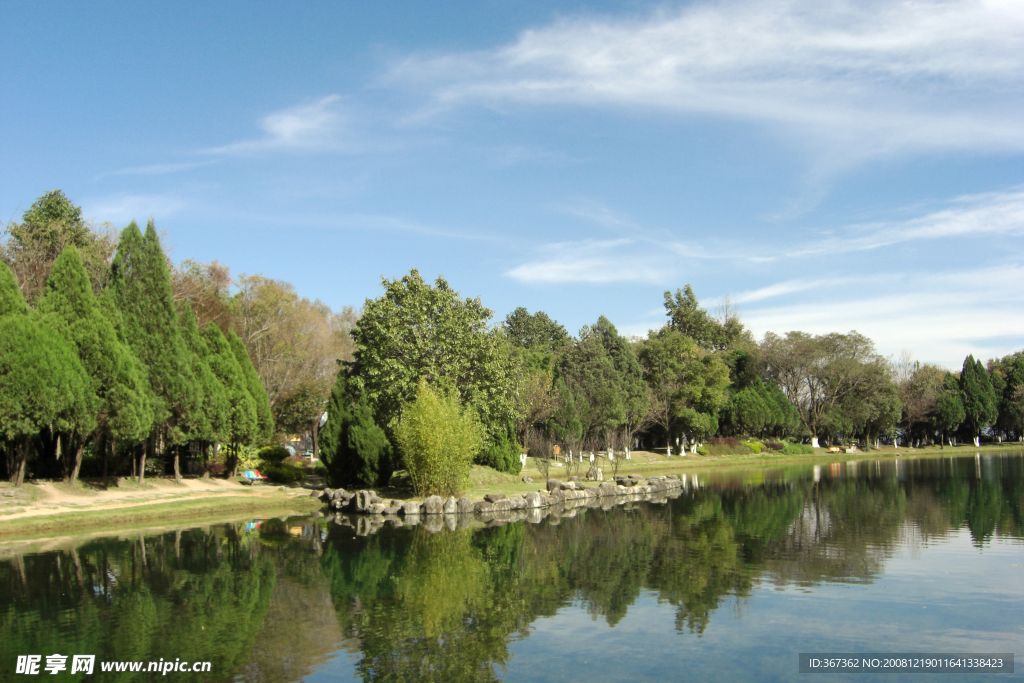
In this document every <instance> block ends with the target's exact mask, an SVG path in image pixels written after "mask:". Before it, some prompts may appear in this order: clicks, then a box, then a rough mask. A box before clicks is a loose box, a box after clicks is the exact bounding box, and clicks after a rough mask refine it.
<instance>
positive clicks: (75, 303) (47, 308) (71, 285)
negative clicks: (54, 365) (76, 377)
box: [38, 246, 151, 482]
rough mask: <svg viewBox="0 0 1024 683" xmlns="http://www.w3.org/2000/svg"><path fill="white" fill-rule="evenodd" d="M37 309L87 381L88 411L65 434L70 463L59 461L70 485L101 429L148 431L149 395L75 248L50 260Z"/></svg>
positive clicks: (122, 432) (131, 434) (134, 433)
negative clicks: (72, 354) (74, 357)
mask: <svg viewBox="0 0 1024 683" xmlns="http://www.w3.org/2000/svg"><path fill="white" fill-rule="evenodd" d="M38 310H39V314H40V316H41V320H42V322H43V323H44V324H46V325H48V326H49V327H50V328H51V329H53V330H54V331H56V332H57V333H58V334H60V335H61V336H62V337H63V338H64V339H65V340H66V341H67V342H68V343H70V344H71V345H72V346H73V347H74V349H75V351H76V352H77V354H78V358H79V360H80V361H81V363H82V366H83V367H84V368H85V371H86V372H87V373H88V375H89V378H90V380H91V381H90V391H89V396H88V399H89V402H90V406H89V412H88V414H87V415H86V414H83V415H82V421H80V422H79V423H78V424H76V425H73V428H72V429H71V431H69V432H68V433H66V434H65V435H64V438H65V443H66V444H67V447H68V449H69V451H68V452H74V460H73V462H72V461H71V460H70V459H69V458H67V457H64V458H63V461H64V478H65V480H70V481H71V482H74V481H75V480H76V479H77V478H78V472H79V470H80V468H81V465H82V452H83V450H84V448H85V447H86V445H88V444H89V443H91V442H92V441H93V440H94V439H95V438H96V436H97V435H98V434H99V433H100V431H101V430H104V429H107V430H109V429H110V428H111V425H113V426H114V428H115V429H116V431H117V432H118V433H119V434H120V435H121V436H125V435H126V434H125V432H126V431H127V436H129V437H135V438H140V437H142V436H144V434H145V432H146V431H148V428H149V424H148V423H147V421H146V420H145V417H146V415H147V414H148V412H149V410H148V401H149V397H148V391H147V388H146V386H145V384H144V381H143V379H142V377H141V376H140V374H139V373H138V365H137V363H135V362H134V359H132V358H131V350H130V349H129V348H127V346H126V345H124V344H123V343H121V341H120V340H119V339H118V337H117V332H116V330H115V329H114V326H113V325H111V324H110V321H109V320H108V319H107V318H106V317H105V316H104V315H103V313H102V311H101V310H100V307H99V305H98V303H97V301H96V297H95V295H94V294H93V292H92V286H91V284H90V282H89V275H88V273H87V272H86V270H85V265H84V263H83V262H82V259H81V256H80V255H79V252H78V249H77V248H75V247H74V246H69V247H68V248H66V249H65V250H64V251H63V252H62V253H61V255H60V256H59V257H58V258H57V260H56V261H55V262H54V265H53V269H52V270H51V271H50V277H49V279H48V280H47V283H46V289H45V291H44V293H43V296H42V298H41V299H40V300H39V309H38ZM140 418H141V420H140ZM150 422H151V420H150Z"/></svg>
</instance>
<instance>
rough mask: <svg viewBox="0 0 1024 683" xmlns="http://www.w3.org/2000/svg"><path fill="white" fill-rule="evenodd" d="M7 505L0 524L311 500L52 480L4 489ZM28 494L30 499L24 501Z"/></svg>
mask: <svg viewBox="0 0 1024 683" xmlns="http://www.w3.org/2000/svg"><path fill="white" fill-rule="evenodd" d="M0 493H2V494H4V495H3V500H4V503H5V504H4V505H3V507H2V508H0V523H2V522H7V521H13V520H17V519H28V518H38V517H46V516H52V515H58V514H63V513H67V512H73V511H76V510H89V511H92V510H115V509H120V508H131V507H141V506H146V505H151V504H159V503H169V502H175V501H179V500H188V501H194V500H204V499H218V500H220V499H225V498H239V499H248V500H251V499H253V498H276V499H279V500H283V499H287V498H290V497H293V496H308V495H309V491H307V490H306V489H302V488H286V489H284V491H282V490H281V487H277V486H267V485H256V486H244V485H242V484H239V483H238V482H235V481H227V480H224V479H198V478H194V479H188V478H186V479H183V480H182V481H181V483H180V484H179V483H177V482H175V481H174V479H173V478H165V477H153V478H150V479H146V480H144V483H143V484H142V486H139V485H138V484H136V483H135V482H133V481H131V480H129V479H119V480H117V482H114V483H112V484H111V485H110V486H104V485H103V484H100V483H99V482H89V481H86V482H81V483H80V484H79V486H77V487H75V488H71V487H70V486H68V485H66V484H63V483H59V482H50V481H38V482H28V483H26V484H25V485H24V487H23V490H22V491H19V490H18V489H14V488H13V487H10V486H7V485H4V486H3V488H2V489H0ZM24 494H28V496H30V499H28V497H26V496H24Z"/></svg>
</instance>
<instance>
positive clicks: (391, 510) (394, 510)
mask: <svg viewBox="0 0 1024 683" xmlns="http://www.w3.org/2000/svg"><path fill="white" fill-rule="evenodd" d="M401 511H402V508H400V507H398V506H397V505H389V506H388V507H386V508H385V509H384V514H385V515H397V514H398V513H399V512H401Z"/></svg>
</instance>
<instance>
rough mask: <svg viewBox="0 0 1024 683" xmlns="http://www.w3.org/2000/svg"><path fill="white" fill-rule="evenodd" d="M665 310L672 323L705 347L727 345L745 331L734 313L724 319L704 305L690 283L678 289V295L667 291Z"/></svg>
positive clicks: (713, 347) (670, 325) (670, 323)
mask: <svg viewBox="0 0 1024 683" xmlns="http://www.w3.org/2000/svg"><path fill="white" fill-rule="evenodd" d="M665 313H666V315H668V317H669V327H671V328H672V329H673V330H676V331H677V332H682V333H683V334H684V335H686V336H687V337H689V338H691V339H693V340H694V341H695V342H697V345H698V346H700V348H702V349H705V350H722V349H727V348H729V347H731V346H732V345H733V344H735V343H736V341H738V340H739V339H740V338H741V336H742V333H743V326H742V325H741V324H739V319H738V318H736V317H735V316H734V315H727V316H726V322H725V323H723V322H721V321H718V320H715V318H714V317H713V316H712V315H710V314H709V313H708V312H707V311H706V310H705V309H703V308H701V306H700V303H699V302H698V301H697V295H696V294H694V293H693V288H692V287H691V286H690V285H686V287H685V288H684V289H677V290H676V293H675V296H673V295H672V293H671V292H665Z"/></svg>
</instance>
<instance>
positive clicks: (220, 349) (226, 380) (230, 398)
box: [203, 323, 259, 477]
mask: <svg viewBox="0 0 1024 683" xmlns="http://www.w3.org/2000/svg"><path fill="white" fill-rule="evenodd" d="M203 341H205V342H206V347H207V349H208V351H209V355H208V356H207V361H208V362H209V364H210V370H212V371H213V374H214V376H215V377H216V378H217V379H218V380H219V381H220V383H221V385H222V386H223V387H224V393H225V395H226V396H227V404H228V406H229V409H228V415H227V422H226V424H225V427H224V431H223V432H222V433H221V435H220V437H221V438H222V439H224V440H225V441H228V442H229V443H230V444H231V455H230V457H229V470H230V476H232V477H233V476H235V470H236V469H237V468H238V448H239V447H240V446H241V445H242V444H247V443H249V442H250V441H252V440H253V438H254V437H255V436H256V435H257V433H258V427H259V422H258V418H257V414H256V402H255V401H254V400H253V398H252V395H251V394H250V393H249V389H248V387H247V385H246V381H245V373H244V372H242V368H241V366H240V365H239V364H238V361H237V360H236V359H235V354H233V353H232V352H231V347H230V346H229V345H228V341H227V339H225V338H224V335H223V334H222V333H221V331H220V328H219V327H217V326H216V325H215V324H213V323H210V324H209V325H207V326H206V329H204V330H203Z"/></svg>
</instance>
